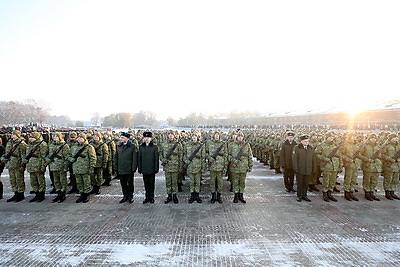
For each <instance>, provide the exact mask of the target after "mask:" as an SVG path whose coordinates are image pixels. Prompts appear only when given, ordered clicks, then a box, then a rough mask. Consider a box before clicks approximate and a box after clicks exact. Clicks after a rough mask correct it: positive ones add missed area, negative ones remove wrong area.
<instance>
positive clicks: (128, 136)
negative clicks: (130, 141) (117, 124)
mask: <svg viewBox="0 0 400 267" xmlns="http://www.w3.org/2000/svg"><path fill="white" fill-rule="evenodd" d="M121 136H124V137H126V138H130V137H131V134H130V133H127V132H122V133H121Z"/></svg>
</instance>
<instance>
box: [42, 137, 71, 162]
mask: <svg viewBox="0 0 400 267" xmlns="http://www.w3.org/2000/svg"><path fill="white" fill-rule="evenodd" d="M66 144H67V142H65V143H64V144H62V145H61V146H59V147H58V148H57V149H56V150H54V152H53V154H51V156H50V157H49V159H50V160H51V161H53V159H54V158H61V157H60V156H58V153H60V151H61V149H62V148H63V147H64V146H65V145H66ZM49 165H50V163H49V162H45V163H44V166H46V167H47V166H49Z"/></svg>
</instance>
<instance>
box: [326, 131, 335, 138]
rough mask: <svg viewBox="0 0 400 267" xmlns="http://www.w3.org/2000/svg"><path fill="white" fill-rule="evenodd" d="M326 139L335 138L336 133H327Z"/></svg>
mask: <svg viewBox="0 0 400 267" xmlns="http://www.w3.org/2000/svg"><path fill="white" fill-rule="evenodd" d="M325 137H326V138H328V137H335V133H334V132H327V133H326V134H325Z"/></svg>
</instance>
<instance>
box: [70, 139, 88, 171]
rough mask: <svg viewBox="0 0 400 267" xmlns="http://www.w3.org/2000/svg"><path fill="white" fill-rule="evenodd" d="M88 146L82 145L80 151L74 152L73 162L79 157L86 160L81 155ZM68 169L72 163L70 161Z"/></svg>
mask: <svg viewBox="0 0 400 267" xmlns="http://www.w3.org/2000/svg"><path fill="white" fill-rule="evenodd" d="M88 145H89V144H86V145H84V146H83V147H82V148H81V149H79V150H78V151H77V152H76V154H75V155H74V156H73V158H74V161H75V160H76V159H77V158H79V157H81V158H86V156H85V155H82V153H83V151H84V150H85V148H86V147H87V146H88ZM68 167H72V162H71V161H70V162H69V163H68Z"/></svg>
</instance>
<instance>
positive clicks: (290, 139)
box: [286, 135, 294, 142]
mask: <svg viewBox="0 0 400 267" xmlns="http://www.w3.org/2000/svg"><path fill="white" fill-rule="evenodd" d="M286 138H287V140H288V141H289V142H293V140H294V136H291V135H290V136H288V137H286Z"/></svg>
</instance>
